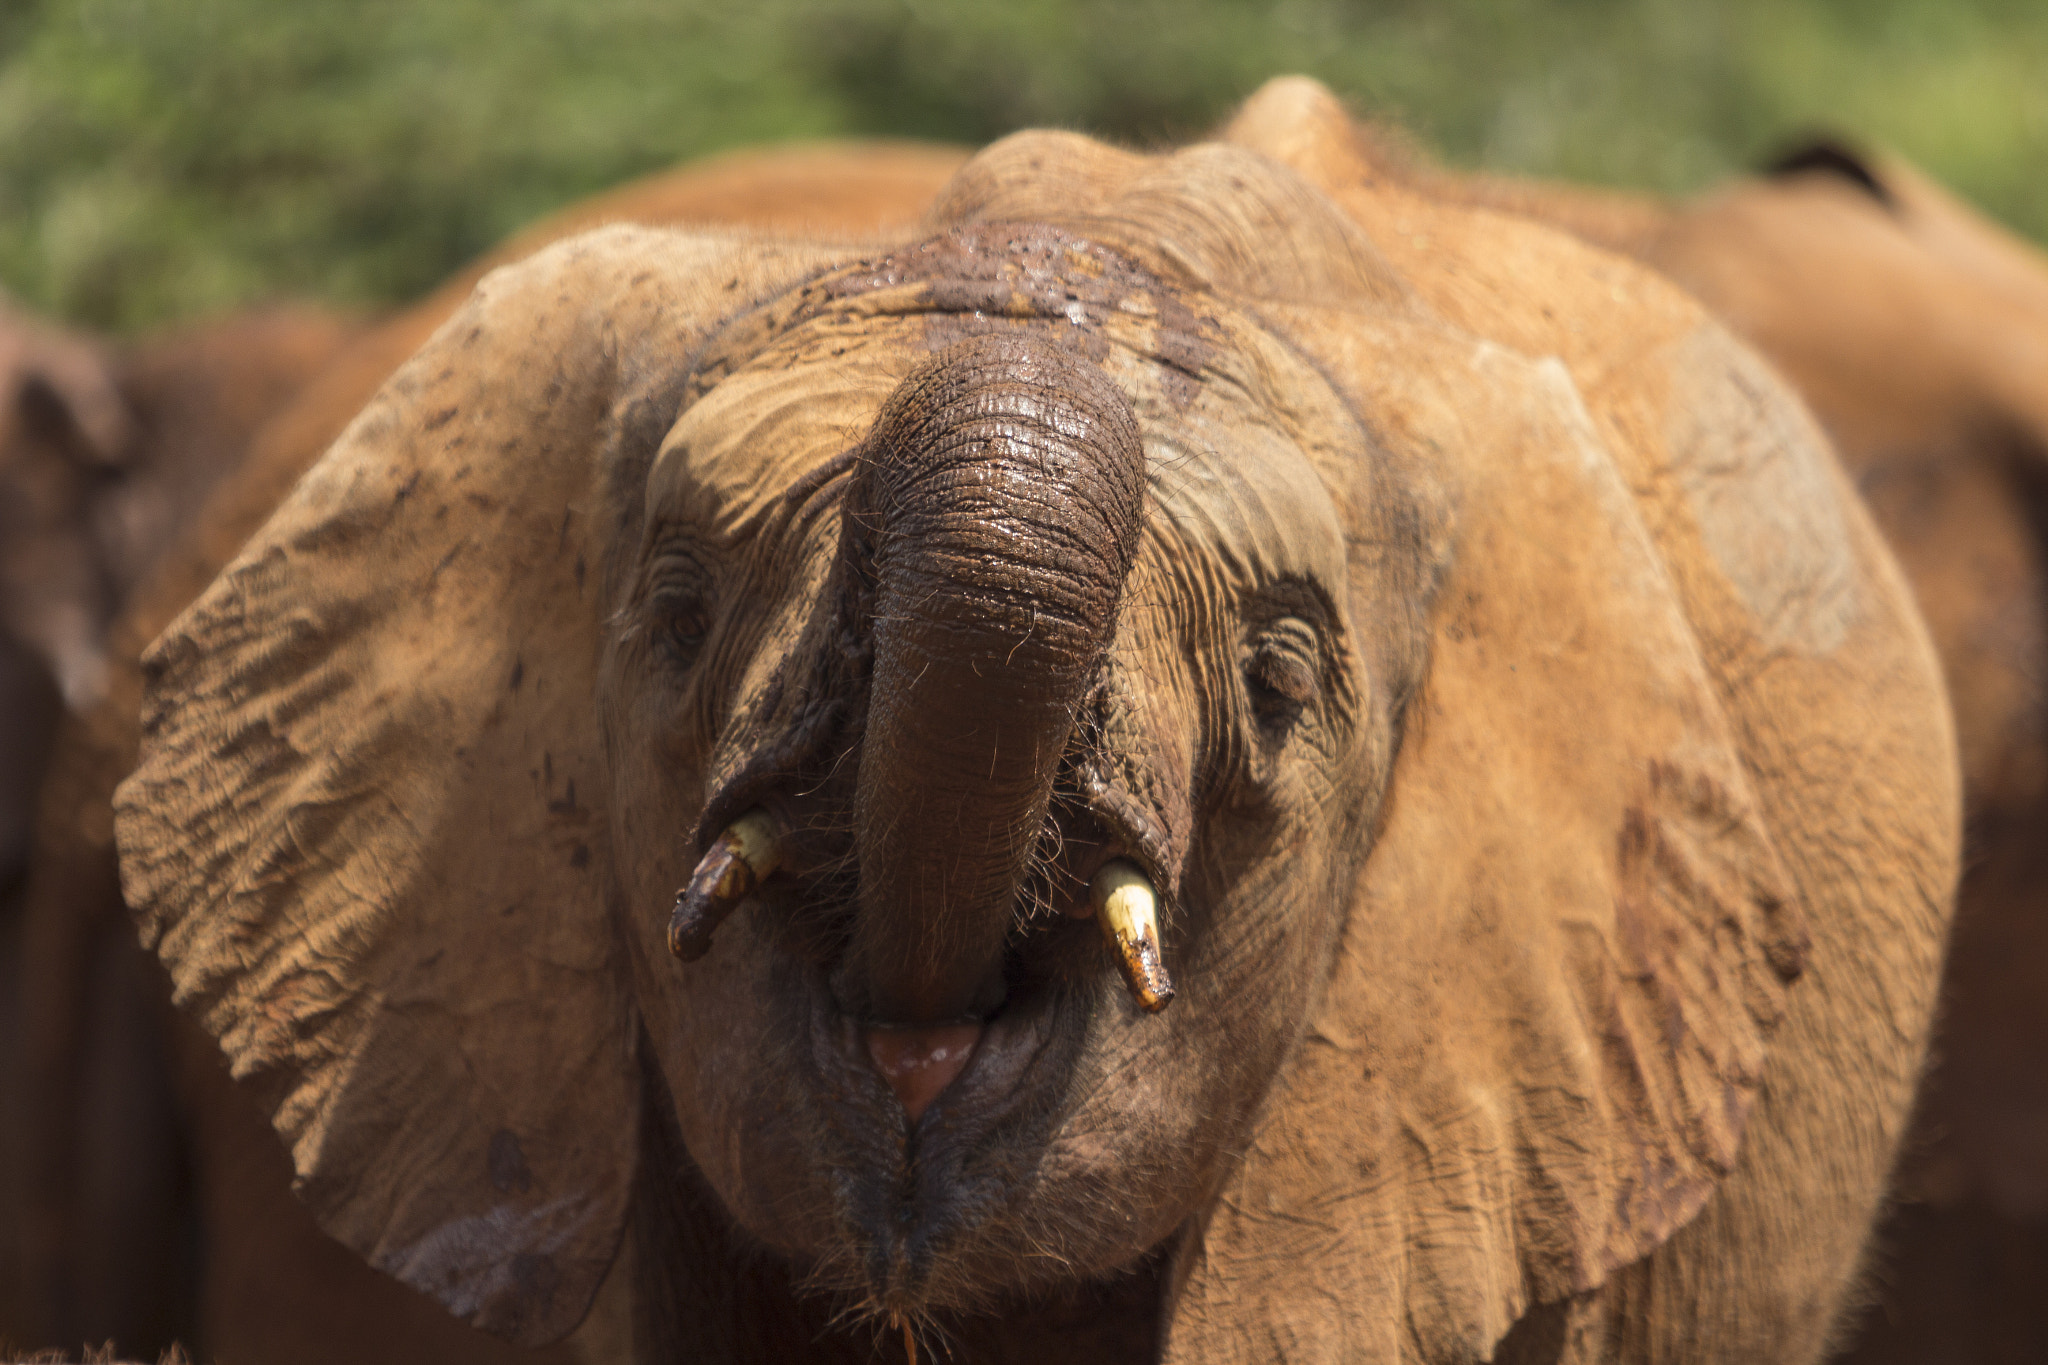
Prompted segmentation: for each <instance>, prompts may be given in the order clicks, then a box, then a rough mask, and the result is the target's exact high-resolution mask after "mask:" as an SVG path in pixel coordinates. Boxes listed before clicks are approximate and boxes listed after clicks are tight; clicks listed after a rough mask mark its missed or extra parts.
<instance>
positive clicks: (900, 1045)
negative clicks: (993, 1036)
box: [861, 1022, 982, 1124]
mask: <svg viewBox="0 0 2048 1365" xmlns="http://www.w3.org/2000/svg"><path fill="white" fill-rule="evenodd" d="M981 1035H982V1026H981V1024H980V1023H978V1022H967V1023H957V1024H938V1025H931V1026H925V1027H912V1028H903V1027H881V1026H870V1027H868V1028H865V1029H862V1030H861V1040H862V1041H863V1042H864V1043H866V1044H867V1052H868V1059H869V1060H870V1061H871V1062H873V1063H874V1068H875V1070H876V1071H877V1072H879V1073H880V1074H881V1077H882V1079H883V1080H885V1081H887V1082H888V1083H889V1088H890V1089H891V1090H893V1091H895V1092H896V1099H897V1101H898V1102H899V1103H901V1104H902V1106H903V1112H904V1113H906V1114H908V1115H909V1116H910V1121H911V1122H912V1123H913V1124H914V1123H916V1122H917V1121H918V1120H919V1119H920V1118H923V1117H924V1111H925V1110H926V1109H927V1108H928V1107H930V1105H931V1102H932V1101H933V1100H935V1099H937V1098H938V1096H939V1094H940V1092H942V1091H943V1090H945V1088H946V1087H947V1086H949V1085H951V1084H952V1083H953V1081H954V1080H955V1078H957V1077H958V1076H959V1075H960V1073H961V1072H962V1071H964V1070H966V1069H967V1064H968V1063H969V1062H970V1061H972V1060H973V1059H974V1053H975V1050H976V1048H977V1047H978V1046H979V1045H980V1043H981Z"/></svg>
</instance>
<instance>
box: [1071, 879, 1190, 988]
mask: <svg viewBox="0 0 2048 1365" xmlns="http://www.w3.org/2000/svg"><path fill="white" fill-rule="evenodd" d="M1088 894H1089V897H1090V899H1092V900H1093V901H1094V902H1095V919H1096V922H1097V923H1099V924H1100V925H1101V926H1102V937H1103V938H1104V939H1106V940H1108V942H1109V946H1110V950H1111V951H1112V952H1114V953H1115V954H1116V963H1117V966H1119V967H1121V968H1122V969H1123V973H1124V985H1126V986H1127V987H1129V988H1130V992H1131V998H1132V999H1133V1000H1135V1001H1137V1002H1138V1008H1140V1009H1142V1010H1144V1011H1145V1013H1147V1014H1157V1013H1159V1011H1161V1010H1163V1009H1165V1008H1166V1007H1167V1006H1168V1005H1170V1004H1172V1003H1173V978H1172V977H1170V976H1168V975H1167V974H1166V963H1165V962H1164V961H1163V960H1162V959H1161V958H1160V956H1159V894H1158V892H1156V891H1154V890H1153V889H1152V883H1151V881H1150V880H1149V879H1148V878H1147V877H1146V876H1145V874H1144V873H1143V872H1140V871H1139V870H1138V868H1137V866H1136V865H1135V864H1133V863H1129V862H1126V861H1125V860H1124V859H1122V858H1114V859H1111V860H1110V861H1109V862H1107V863H1104V864H1103V865H1102V870H1101V871H1099V872H1097V873H1096V874H1095V880H1094V881H1092V882H1090V883H1089V885H1088Z"/></svg>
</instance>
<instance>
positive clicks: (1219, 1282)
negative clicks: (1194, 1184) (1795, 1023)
mask: <svg viewBox="0 0 2048 1365" xmlns="http://www.w3.org/2000/svg"><path fill="white" fill-rule="evenodd" d="M1324 349H1325V352H1326V356H1327V359H1328V360H1329V361H1330V362H1331V364H1332V367H1333V369H1335V370H1336V371H1337V372H1339V373H1345V374H1349V375H1352V376H1355V377H1357V381H1356V382H1357V383H1358V384H1359V386H1360V387H1370V386H1371V385H1374V384H1378V385H1379V386H1380V391H1379V392H1377V393H1372V394H1369V395H1368V396H1367V399H1366V401H1365V403H1364V407H1365V409H1366V410H1367V411H1371V412H1374V413H1376V414H1383V415H1385V419H1386V420H1387V422H1388V424H1389V428H1390V429H1391V430H1395V431H1396V432H1398V433H1399V434H1400V435H1401V436H1402V438H1403V439H1404V440H1405V441H1406V442H1407V443H1408V444H1409V445H1410V446H1411V447H1419V448H1423V449H1428V448H1432V447H1434V448H1436V449H1440V450H1443V451H1454V452H1457V454H1456V455H1455V456H1454V457H1453V458H1454V460H1455V465H1454V467H1450V468H1447V469H1446V470H1445V471H1444V473H1443V476H1442V477H1443V478H1444V479H1445V480H1446V482H1447V483H1448V484H1449V485H1450V486H1451V488H1452V503H1453V505H1454V507H1455V509H1456V511H1455V530H1454V537H1453V543H1452V547H1451V552H1450V555H1449V559H1448V567H1447V570H1446V574H1445V578H1444V580H1443V582H1442V584H1441V586H1440V589H1439V591H1438V593H1437V596H1436V599H1435V605H1434V608H1433V624H1432V641H1431V658H1430V663H1429V668H1428V674H1427V678H1426V681H1425V683H1424V685H1423V687H1422V689H1421V691H1420V693H1419V695H1418V696H1417V697H1416V699H1415V700H1414V701H1413V702H1412V703H1411V706H1410V709H1409V711H1408V714H1407V718H1406V722H1405V728H1406V733H1405V737H1404V739H1403V742H1402V747H1401V750H1400V752H1399V756H1398V758H1397V761H1396V765H1395V768H1394V772H1393V776H1392V781H1391V785H1390V788H1389V795H1388V797H1387V804H1386V806H1385V807H1384V809H1383V821H1384V824H1383V828H1382V830H1381V832H1380V834H1379V837H1378V840H1377V843H1376V845H1375V846H1374V847H1373V849H1372V850H1371V852H1370V854H1369V856H1368V857H1367V859H1366V861H1365V863H1364V865H1363V871H1362V874H1361V877H1360V879H1359V882H1358V884H1357V887H1356V892H1355V896H1354V899H1353V903H1352V906H1351V913H1350V917H1349V922H1348V926H1347V928H1346V931H1345V934H1344V937H1343V940H1342V943H1341V946H1340V949H1339V952H1338V955H1337V958H1336V962H1335V966H1334V969H1333V973H1332V976H1331V978H1330V981H1329V984H1328V987H1327V989H1326V992H1325V995H1324V998H1323V1002H1322V1005H1321V1007H1320V1011H1319V1013H1318V1014H1316V1015H1315V1016H1314V1018H1313V1019H1312V1021H1311V1023H1310V1025H1309V1028H1308V1031H1307V1034H1306V1036H1305V1037H1304V1039H1303V1041H1302V1042H1301V1044H1300V1046H1299V1049H1298V1052H1297V1054H1296V1056H1295V1058H1294V1059H1293V1061H1292V1063H1291V1064H1290V1067H1289V1069H1288V1071H1287V1073H1286V1074H1285V1075H1284V1076H1283V1078H1282V1079H1281V1081H1280V1082H1279V1084H1278V1085H1277V1087H1276V1090H1275V1094H1274V1097H1273V1100H1272V1103H1271V1107H1270V1109H1269V1111H1268V1112H1269V1118H1268V1119H1267V1121H1266V1122H1265V1124H1264V1126H1263V1127H1262V1129H1261V1132H1260V1134H1259V1136H1258V1138H1257V1139H1256V1141H1255V1143H1254V1145H1253V1147H1252V1149H1251V1150H1250V1151H1249V1152H1248V1153H1247V1154H1246V1157H1245V1160H1244V1162H1243V1164H1242V1166H1241V1167H1240V1168H1239V1170H1238V1171H1237V1172H1236V1173H1235V1174H1234V1176H1233V1177H1232V1179H1231V1182H1230V1183H1229V1185H1228V1186H1227V1187H1226V1189H1225V1190H1224V1191H1223V1194H1222V1197H1221V1199H1220V1200H1219V1202H1218V1204H1217V1206H1216V1209H1215V1212H1214V1214H1213V1217H1212V1220H1211V1222H1210V1224H1209V1226H1208V1228H1207V1229H1206V1234H1205V1235H1204V1237H1203V1238H1202V1239H1201V1240H1200V1243H1199V1250H1198V1251H1196V1252H1195V1253H1194V1254H1193V1255H1192V1256H1191V1257H1190V1258H1189V1259H1188V1261H1187V1262H1186V1263H1185V1264H1184V1265H1183V1267H1182V1273H1183V1274H1184V1275H1185V1281H1184V1287H1183V1290H1182V1293H1181V1296H1180V1302H1179V1305H1178V1308H1177V1310H1176V1317H1175V1322H1174V1328H1173V1350H1172V1351H1171V1352H1170V1353H1169V1356H1170V1358H1178V1359H1198V1358H1199V1359H1211V1358H1216V1359H1239V1358H1247V1359H1249V1358H1258V1357H1261V1356H1265V1355H1270V1354H1272V1353H1273V1351H1274V1349H1275V1347H1276V1345H1281V1344H1284V1345H1285V1348H1286V1351H1287V1353H1288V1355H1289V1358H1290V1359H1297V1358H1298V1359H1303V1360H1323V1359H1331V1360H1335V1359H1347V1360H1349V1359H1360V1360H1366V1359H1369V1360H1395V1359H1415V1358H1425V1359H1453V1358H1455V1359H1483V1358H1487V1357H1488V1356H1489V1355H1490V1354H1491V1352H1492V1350H1493V1349H1494V1346H1495V1344H1496V1343H1497V1342H1498V1341H1499V1339H1500V1338H1501V1336H1502V1335H1503V1334H1504V1333H1505V1332H1506V1331H1507V1329H1508V1328H1509V1326H1510V1325H1512V1323H1513V1322H1514V1321H1515V1319H1516V1317H1517V1316H1518V1315H1519V1314H1520V1313H1521V1312H1522V1311H1523V1310H1524V1309H1525V1308H1526V1307H1527V1306H1528V1305H1530V1304H1532V1303H1535V1302H1541V1301H1548V1300H1552V1299H1557V1298H1561V1297H1564V1296H1567V1295H1571V1294H1574V1293H1579V1292H1583V1291H1586V1290H1589V1289H1591V1288H1593V1287H1596V1286H1598V1285H1599V1284H1601V1283H1602V1282H1603V1281H1604V1280H1605V1279H1606V1277H1607V1276H1608V1275H1609V1274H1610V1273H1611V1272H1613V1271H1614V1270H1615V1269H1616V1268H1617V1267H1619V1266H1621V1265H1624V1264H1626V1263H1628V1262H1630V1261H1633V1260H1636V1259H1638V1258H1639V1257H1641V1256H1643V1255H1644V1254H1646V1253H1647V1252H1649V1251H1650V1250H1652V1249H1654V1248H1655V1247H1657V1246H1658V1245H1659V1244H1661V1243H1662V1242H1663V1241H1664V1240H1665V1239H1666V1238H1668V1237H1669V1236H1670V1235H1671V1234H1672V1233H1673V1232H1674V1231H1676V1230H1677V1229H1678V1228H1679V1227H1680V1226H1682V1225H1683V1224H1684V1223H1685V1222H1686V1221H1688V1220H1689V1219H1690V1218H1691V1217H1692V1216H1693V1214H1694V1213H1695V1212H1696V1211H1697V1210H1698V1209H1699V1208H1700V1206H1701V1205H1702V1204H1703V1203H1704V1202H1705V1201H1706V1199H1707V1198H1708V1197H1709V1196H1710V1194H1711V1193H1712V1192H1713V1190H1714V1189H1715V1187H1716V1184H1717V1182H1719V1181H1720V1180H1721V1178H1722V1177H1723V1176H1725V1175H1726V1174H1727V1173H1728V1172H1729V1171H1730V1170H1731V1168H1732V1166H1733V1163H1734V1161H1735V1158H1736V1153H1737V1147H1738V1144H1739V1142H1740V1140H1741V1136H1742V1129H1743V1123H1744V1119H1745V1117H1746V1116H1747V1114H1748V1112H1749V1110H1750V1107H1751V1104H1752V1102H1753V1100H1754V1097H1755V1094H1756V1089H1757V1086H1758V1083H1759V1080H1760V1077H1761V1073H1762V1068H1763V1065H1764V1061H1765V1052H1766V1044H1767V1041H1768V1038H1769V1036H1770V1033H1771V1030H1772V1028H1773V1026H1774V1025H1775V1023H1776V1021H1777V1019H1778V1017H1779V1015H1780V1012H1781V1009H1782V1002H1783V996H1784V991H1785V987H1786V984H1787V983H1788V982H1789V981H1790V980H1791V979H1792V977H1793V976H1794V975H1796V973H1797V971H1798V969H1799V965H1800V960H1801V953H1802V949H1803V943H1804V939H1803V930H1802V927H1801V920H1800V917H1799V915H1798V913H1797V911H1796V909H1795V908H1794V904H1793V902H1792V901H1791V900H1790V895H1791V893H1790V890H1789V887H1788V884H1787V881H1786V878H1785V876H1784V874H1783V872H1782V871H1781V869H1780V866H1779V863H1778V859H1777V856H1776V854H1775V852H1774V850H1773V847H1772V844H1771V841H1770V839H1769V838H1768V837H1767V835H1766V833H1765V830H1764V827H1763V825H1762V823H1761V822H1760V818H1759V814H1758V810H1757V805H1756V800H1755V798H1754V796H1753V794H1752V792H1751V789H1750V785H1749V781H1748V778H1747V776H1746V775H1745V770H1744V767H1743V764H1742V763H1741V761H1740V758H1739V756H1738V753H1737V750H1736V745H1735V740H1734V738H1733V736H1732V735H1731V733H1730V729H1729V723H1728V720H1727V719H1726V717H1725V716H1724V714H1723V711H1722V708H1721V706H1720V704H1719V702H1718V700H1717V697H1716V693H1715V690H1714V688H1713V686H1712V685H1711V683H1710V682H1709V679H1708V676H1707V674H1706V672H1705V669H1704V667H1703V664H1702V661H1701V655H1700V649H1701V645H1700V641H1699V638H1698V636H1697V634H1696V632H1695V630H1694V628H1693V626H1692V625H1691V624H1689V623H1688V621H1687V619H1686V617H1685V616H1684V615H1683V614H1682V612H1681V610H1680V605H1679V602H1680V599H1679V596H1678V594H1677V592H1676V590H1675V589H1674V587H1673V585H1672V582H1671V579H1670V577H1669V574H1668V571H1667V569H1666V567H1665V565H1664V563H1663V561H1662V560H1661V559H1660V557H1659V555H1658V553H1657V551H1656V550H1655V549H1654V548H1653V546H1652V543H1651V540H1650V537H1649V535H1648V533H1647V532H1646V530H1645V527H1644V524H1643V521H1642V518H1641V515H1640V514H1639V512H1638V510H1637V506H1636V503H1635V500H1634V498H1633V496H1632V495H1631V493H1630V492H1629V490H1628V488H1627V487H1626V486H1625V485H1624V484H1623V482H1622V481H1621V479H1620V478H1619V477H1618V475H1617V473H1616V470H1615V465H1614V462H1613V460H1612V458H1611V457H1610V456H1609V455H1608V454H1607V452H1606V451H1605V450H1603V449H1602V448H1601V445H1600V443H1599V441H1598V438H1597V437H1596V436H1595V434H1594V432H1593V430H1592V428H1591V426H1590V423H1589V422H1588V420H1587V418H1586V416H1585V413H1584V410H1583V408H1581V407H1580V406H1579V403H1578V398H1577V394H1576V391H1575V390H1574V389H1573V387H1572V385H1571V383H1570V381H1569V379H1568V378H1567V377H1566V375H1565V373H1564V371H1563V369H1562V367H1561V366H1560V365H1558V364H1557V363H1556V362H1554V361H1551V362H1545V363H1542V364H1532V363H1530V362H1528V361H1525V360H1522V359H1520V358H1519V357H1516V356H1513V355H1512V354H1510V353H1508V352H1505V351H1501V350H1499V349H1497V348H1492V347H1487V346H1484V345H1481V346H1479V347H1477V349H1476V351H1475V350H1474V349H1472V348H1470V347H1469V346H1464V347H1459V348H1456V350H1455V351H1454V350H1453V349H1452V348H1449V347H1446V348H1445V353H1444V354H1440V355H1439V354H1421V355H1416V354H1413V353H1412V352H1411V353H1410V354H1408V355H1407V358H1406V361H1407V363H1405V364H1400V365H1396V364H1393V363H1391V358H1388V363H1383V364H1380V365H1377V366H1375V365H1373V364H1372V363H1370V362H1369V361H1361V359H1360V358H1359V357H1357V356H1348V357H1347V356H1345V355H1343V354H1341V353H1340V351H1339V350H1337V349H1332V348H1331V347H1329V346H1328V345H1325V347H1324ZM1458 352H1462V354H1459V353H1458ZM1375 372H1377V373H1378V374H1380V375H1384V376H1390V377H1385V378H1375V377H1374V376H1375ZM1404 372H1405V373H1404ZM1418 373H1420V374H1421V375H1422V376H1423V377H1422V379H1421V380H1420V381H1418V380H1417V379H1416V375H1417V374H1418ZM1331 1304H1343V1305H1344V1310H1343V1311H1342V1312H1341V1313H1333V1312H1330V1311H1329V1308H1328V1306H1329V1305H1331Z"/></svg>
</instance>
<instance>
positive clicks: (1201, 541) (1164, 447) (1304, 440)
mask: <svg viewBox="0 0 2048 1365" xmlns="http://www.w3.org/2000/svg"><path fill="white" fill-rule="evenodd" d="M1309 378H1313V377H1312V376H1309ZM1314 382H1315V384H1316V386H1318V387H1321V385H1320V380H1315V381H1314ZM1322 396H1323V397H1324V398H1326V400H1327V402H1325V403H1317V402H1316V399H1317V397H1318V395H1317V394H1315V393H1314V392H1313V391H1312V390H1311V389H1308V388H1306V387H1303V388H1299V389H1295V390H1293V391H1291V392H1290V394H1289V397H1290V398H1293V399H1299V400H1304V401H1303V403H1297V404H1290V405H1289V406H1287V407H1282V406H1280V405H1278V404H1269V403H1261V402H1255V401H1249V400H1248V397H1247V396H1246V395H1244V394H1243V393H1242V392H1241V391H1239V390H1237V389H1236V386H1234V385H1226V384H1213V383H1212V384H1207V385H1204V387H1203V391H1202V394H1201V397H1200V398H1198V399H1197V400H1196V401H1195V402H1194V403H1193V404H1191V405H1190V406H1189V407H1188V408H1187V409H1186V410H1185V411H1183V412H1177V413H1170V414H1169V413H1160V412H1157V411H1155V412H1153V413H1152V414H1150V420H1144V421H1143V423H1142V425H1143V430H1144V440H1145V451H1146V461H1147V464H1148V466H1149V472H1150V479H1151V489H1152V496H1153V512H1152V516H1153V524H1154V526H1155V528H1156V530H1157V532H1158V533H1160V534H1165V535H1169V536H1171V537H1172V539H1173V540H1175V541H1177V542H1179V543H1180V545H1181V546H1183V547H1184V548H1192V549H1197V550H1200V551H1204V552H1206V553H1207V554H1209V555H1210V556H1212V557H1214V558H1216V559H1218V560H1219V561H1220V564H1221V567H1222V568H1223V569H1224V570H1225V571H1226V572H1227V573H1228V574H1229V575H1230V576H1232V577H1234V578H1237V579H1239V580H1241V581H1247V582H1272V581H1275V580H1279V579H1284V578H1302V579H1309V580H1313V581H1316V582H1319V583H1321V584H1322V585H1323V586H1324V587H1325V588H1326V589H1328V590H1330V592H1331V594H1332V596H1333V597H1334V598H1338V599H1341V597H1342V593H1341V592H1340V591H1339V588H1340V585H1341V584H1342V583H1343V582H1344V580H1345V572H1346V565H1345V544H1346V535H1345V528H1344V518H1343V516H1342V515H1341V513H1340V512H1339V510H1338V506H1337V502H1336V501H1335V499H1333V497H1332V496H1331V488H1330V484H1329V482H1328V481H1327V478H1326V472H1325V469H1324V468H1323V467H1322V464H1323V462H1322V461H1321V460H1319V459H1317V458H1316V456H1317V455H1318V454H1320V453H1322V452H1323V451H1326V450H1330V449H1332V448H1333V447H1336V446H1341V445H1342V444H1343V443H1344V442H1343V433H1344V431H1345V426H1346V422H1345V420H1344V419H1345V418H1346V417H1347V416H1348V414H1343V413H1341V412H1338V411H1330V410H1325V411H1322V412H1315V413H1314V416H1315V417H1318V418H1321V419H1322V420H1320V421H1311V422H1304V421H1303V418H1304V416H1305V415H1308V414H1306V413H1305V412H1304V405H1306V406H1308V407H1309V408H1310V409H1311V411H1313V409H1314V408H1317V407H1321V408H1325V409H1334V408H1336V407H1337V405H1336V403H1335V399H1334V396H1332V395H1328V394H1327V389H1325V391H1324V394H1323V395H1322Z"/></svg>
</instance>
